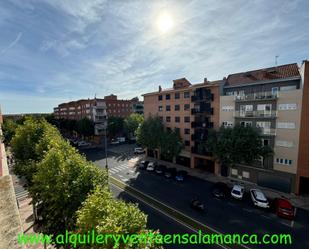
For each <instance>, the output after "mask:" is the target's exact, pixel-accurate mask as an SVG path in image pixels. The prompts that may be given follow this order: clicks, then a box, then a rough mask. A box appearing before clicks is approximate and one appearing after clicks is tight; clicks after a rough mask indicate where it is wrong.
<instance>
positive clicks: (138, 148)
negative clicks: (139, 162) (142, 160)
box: [134, 147, 145, 154]
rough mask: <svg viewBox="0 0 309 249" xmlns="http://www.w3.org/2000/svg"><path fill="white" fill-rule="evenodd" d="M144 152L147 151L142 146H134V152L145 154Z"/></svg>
mask: <svg viewBox="0 0 309 249" xmlns="http://www.w3.org/2000/svg"><path fill="white" fill-rule="evenodd" d="M143 153H145V150H144V149H143V148H142V147H136V148H134V154H143Z"/></svg>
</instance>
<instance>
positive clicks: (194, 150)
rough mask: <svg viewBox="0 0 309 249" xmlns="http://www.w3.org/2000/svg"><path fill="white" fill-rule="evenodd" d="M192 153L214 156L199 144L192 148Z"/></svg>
mask: <svg viewBox="0 0 309 249" xmlns="http://www.w3.org/2000/svg"><path fill="white" fill-rule="evenodd" d="M191 152H192V153H194V154H199V155H203V156H209V157H211V156H212V153H211V152H208V151H207V150H206V149H205V147H203V146H201V145H200V144H197V145H196V146H192V147H191Z"/></svg>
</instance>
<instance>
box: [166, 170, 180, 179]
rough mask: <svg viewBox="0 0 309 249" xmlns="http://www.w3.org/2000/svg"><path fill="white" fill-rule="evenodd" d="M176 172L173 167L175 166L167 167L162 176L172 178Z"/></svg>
mask: <svg viewBox="0 0 309 249" xmlns="http://www.w3.org/2000/svg"><path fill="white" fill-rule="evenodd" d="M176 172H177V170H176V169H175V168H168V169H167V170H166V171H165V173H164V176H165V177H166V178H168V179H169V178H174V177H175V175H176Z"/></svg>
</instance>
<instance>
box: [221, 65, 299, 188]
mask: <svg viewBox="0 0 309 249" xmlns="http://www.w3.org/2000/svg"><path fill="white" fill-rule="evenodd" d="M301 110H302V86H301V76H300V73H299V69H298V65H297V64H296V63H294V64H289V65H282V66H277V67H272V68H264V69H259V70H254V71H249V72H242V73H236V74H231V75H229V76H228V77H227V79H226V81H225V84H224V87H223V96H221V98H220V124H221V125H223V126H225V127H230V126H234V125H235V124H240V125H241V126H252V127H256V128H258V129H259V130H260V131H261V138H262V141H263V144H264V145H268V146H271V147H272V148H273V150H274V155H273V156H269V157H268V158H261V159H260V160H258V161H257V162H255V163H253V164H252V165H250V166H249V165H240V164H238V165H236V166H234V167H231V168H229V169H228V174H229V175H230V176H231V177H234V178H237V179H241V180H246V181H250V182H254V183H257V184H258V185H260V186H265V187H270V188H273V189H278V190H280V191H284V192H294V191H295V190H296V189H295V186H296V174H297V166H298V147H299V133H300V118H301Z"/></svg>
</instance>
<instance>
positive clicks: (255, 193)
mask: <svg viewBox="0 0 309 249" xmlns="http://www.w3.org/2000/svg"><path fill="white" fill-rule="evenodd" d="M250 195H251V199H252V202H253V204H254V205H255V206H258V207H261V208H269V202H268V200H267V198H266V197H265V195H264V194H263V192H262V191H261V190H259V189H250Z"/></svg>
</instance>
